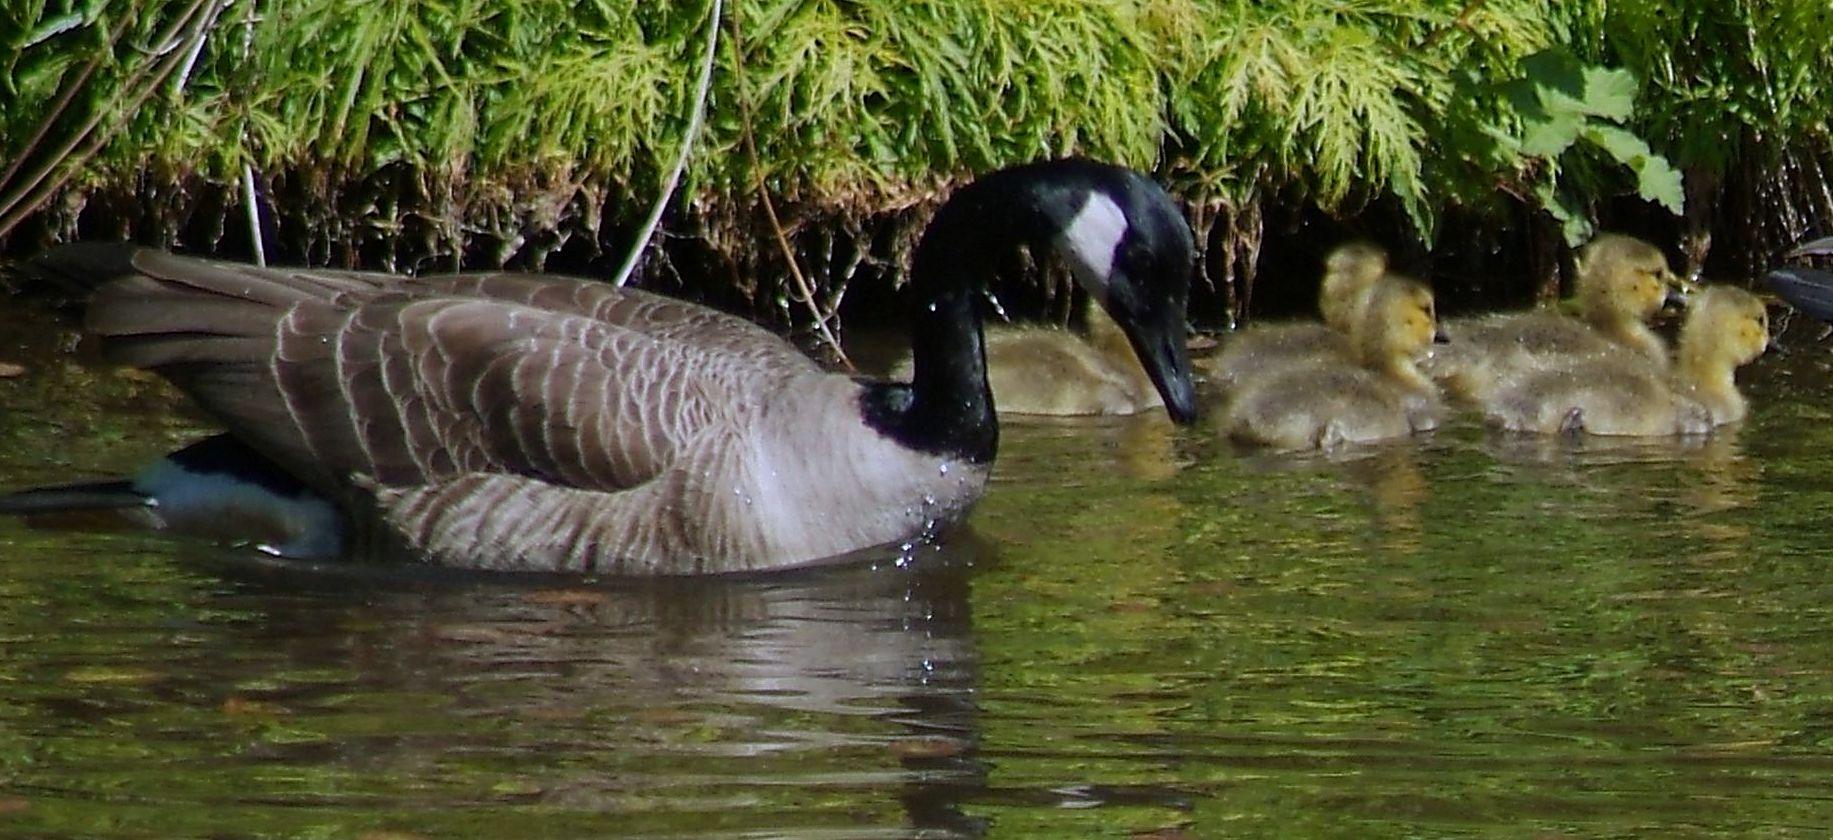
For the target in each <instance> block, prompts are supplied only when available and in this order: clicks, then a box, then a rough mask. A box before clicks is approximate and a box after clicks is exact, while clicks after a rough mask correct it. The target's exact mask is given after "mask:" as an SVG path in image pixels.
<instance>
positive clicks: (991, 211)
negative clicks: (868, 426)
mask: <svg viewBox="0 0 1833 840" xmlns="http://www.w3.org/2000/svg"><path fill="white" fill-rule="evenodd" d="M1012 174H1013V173H1012V172H1010V171H1008V172H1005V173H997V174H995V175H993V176H989V177H987V178H983V179H981V180H979V181H976V182H974V183H972V184H969V185H968V186H966V187H963V188H961V189H960V190H957V191H956V192H955V194H954V196H953V197H951V198H950V199H949V201H948V202H947V203H946V204H944V205H943V206H942V207H941V209H939V210H937V211H936V217H935V219H934V220H933V221H931V222H930V223H929V227H928V228H927V229H926V230H925V231H924V232H923V238H922V241H920V242H919V243H917V248H916V253H915V255H914V258H913V260H912V263H911V273H910V287H911V292H912V294H913V297H914V300H913V303H914V311H913V312H912V315H911V361H912V363H913V367H914V372H913V374H912V378H911V382H910V384H909V385H908V386H905V385H902V384H893V383H880V384H879V385H877V386H874V388H873V389H872V390H871V391H870V392H869V393H868V396H867V406H866V415H867V418H868V420H869V421H870V422H871V423H872V424H873V425H874V426H876V427H877V428H879V429H881V430H883V431H884V432H885V433H886V434H888V435H890V436H891V437H892V438H893V439H894V440H897V441H898V442H900V443H902V444H904V445H905V446H908V447H910V448H912V449H917V450H921V451H924V452H931V453H935V454H939V455H952V456H957V457H960V458H963V459H965V460H967V461H970V462H973V463H987V462H990V461H992V460H993V455H994V453H995V452H996V451H997V450H998V448H999V424H998V422H997V421H996V420H995V419H994V415H993V392H992V388H991V387H990V386H989V385H988V384H987V368H986V344H985V340H984V338H983V337H982V335H981V316H980V304H979V298H980V297H981V296H982V295H983V294H985V290H986V288H987V285H988V283H989V282H990V281H991V280H992V279H993V277H994V275H995V274H996V273H997V271H998V266H999V265H1000V264H1001V263H1002V262H1003V261H1005V260H1006V259H1007V258H1009V256H1010V254H1011V253H1012V251H1013V250H1014V246H1016V245H1018V244H1020V243H1031V244H1033V245H1034V246H1035V245H1036V244H1038V243H1040V242H1041V241H1042V236H1043V235H1044V233H1045V229H1046V228H1047V227H1048V223H1047V220H1046V219H1045V218H1044V217H1043V216H1042V214H1041V212H1040V210H1039V208H1038V202H1036V201H1034V200H1028V199H1027V196H1028V195H1029V191H1028V190H1026V189H1025V184H1024V183H1022V181H1021V180H1020V179H1017V178H1012V177H1009V176H1011V175H1012ZM1002 176H1008V177H1002Z"/></svg>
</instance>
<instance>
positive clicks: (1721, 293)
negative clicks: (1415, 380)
mask: <svg viewBox="0 0 1833 840" xmlns="http://www.w3.org/2000/svg"><path fill="white" fill-rule="evenodd" d="M1768 346H1769V315H1768V313H1767V312H1766V311H1765V309H1764V306H1763V302H1762V301H1761V300H1759V299H1758V298H1757V297H1756V296H1755V295H1752V294H1751V293H1749V292H1746V291H1744V290H1742V289H1736V288H1731V287H1728V286H1714V287H1708V288H1706V289H1703V290H1701V291H1700V292H1699V293H1697V294H1696V295H1695V296H1694V298H1693V300H1692V301H1691V302H1690V303H1689V305H1688V311H1687V319H1686V321H1685V323H1684V324H1683V325H1682V326H1681V330H1680V339H1679V342H1678V348H1677V352H1676V357H1675V360H1674V364H1673V366H1672V370H1670V371H1663V370H1660V369H1657V368H1654V367H1651V366H1649V365H1645V364H1640V363H1639V362H1638V361H1637V360H1634V359H1633V358H1631V359H1627V360H1626V359H1624V358H1623V357H1621V356H1620V355H1619V356H1618V357H1611V356H1592V357H1573V358H1571V359H1569V360H1568V361H1567V362H1565V363H1564V364H1561V365H1558V366H1556V367H1551V368H1547V369H1543V370H1540V371H1537V372H1535V373H1533V374H1530V375H1528V376H1525V377H1522V378H1521V379H1520V380H1518V381H1516V382H1514V383H1512V384H1511V385H1509V386H1508V387H1507V388H1506V389H1505V390H1504V391H1502V392H1501V393H1499V394H1498V395H1497V398H1496V400H1495V403H1494V405H1493V406H1492V407H1491V408H1490V409H1489V410H1488V411H1487V418H1488V421H1489V422H1490V424H1491V425H1494V426H1497V427H1499V428H1503V429H1508V430H1510V431H1518V432H1532V433H1537V434H1556V433H1561V432H1567V433H1585V434H1593V435H1612V436H1639V437H1662V436H1670V435H1697V434H1705V433H1707V432H1710V431H1711V430H1712V429H1713V428H1715V427H1718V426H1722V425H1725V424H1727V423H1736V422H1738V421H1740V420H1743V419H1744V417H1745V415H1746V414H1747V413H1749V403H1748V402H1747V401H1746V400H1745V398H1744V395H1743V394H1742V393H1740V392H1739V391H1738V388H1737V381H1736V376H1735V374H1736V371H1737V369H1738V368H1739V367H1741V366H1743V365H1746V364H1749V363H1750V362H1752V361H1754V360H1755V359H1756V358H1757V357H1758V356H1760V355H1762V353H1763V351H1764V349H1765V348H1767V347H1768Z"/></svg>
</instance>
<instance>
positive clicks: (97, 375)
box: [0, 316, 1833, 840]
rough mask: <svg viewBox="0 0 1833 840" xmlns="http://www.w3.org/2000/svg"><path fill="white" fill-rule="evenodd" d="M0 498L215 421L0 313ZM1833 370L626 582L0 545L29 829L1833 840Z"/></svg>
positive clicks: (1082, 493) (1018, 480)
mask: <svg viewBox="0 0 1833 840" xmlns="http://www.w3.org/2000/svg"><path fill="white" fill-rule="evenodd" d="M0 317H3V318H4V319H5V320H7V321H8V322H5V323H0V361H5V360H12V361H19V362H24V363H25V364H26V365H27V367H28V369H29V373H28V375H27V376H24V377H20V378H17V379H11V380H0V486H6V487H11V486H17V485H24V484H31V483H42V482H53V481H60V480H67V479H70V478H73V477H92V476H100V475H106V474H109V473H110V472H113V471H121V470H126V469H129V468H131V467H132V466H133V465H135V464H136V463H138V462H140V461H141V460H143V459H145V458H148V457H151V456H152V455H155V454H158V453H160V452H163V451H165V450H167V449H170V448H173V447H175V446H176V445H178V444H180V443H182V442H184V441H185V440H187V439H188V438H190V437H191V436H193V435H195V434H197V433H198V432H199V431H200V430H204V429H207V428H208V425H207V424H206V423H205V422H204V421H202V420H201V419H199V418H197V417H195V416H193V415H191V414H189V413H188V412H186V411H185V410H184V409H183V408H182V404H181V403H180V402H178V401H176V400H175V399H174V398H173V396H172V394H171V393H170V391H169V390H167V389H166V388H164V387H163V386H162V385H160V384H159V383H158V382H157V381H154V380H151V379H148V378H145V377H142V376H136V375H122V374H119V373H114V372H108V371H101V370H96V369H93V368H88V367H83V366H80V365H77V364H75V363H73V362H71V361H68V359H69V356H68V355H67V354H65V352H64V351H65V350H66V349H67V347H68V345H69V344H70V343H71V338H70V336H69V334H68V333H66V332H63V331H60V330H59V329H56V328H55V327H53V326H51V325H49V322H47V321H45V320H44V319H33V320H31V321H30V322H22V321H20V320H19V319H18V317H17V316H0ZM1830 363H1833V354H1830V353H1829V351H1828V350H1826V349H1824V348H1816V347H1810V346H1805V345H1802V346H1798V347H1797V348H1796V349H1795V350H1794V351H1793V352H1791V353H1789V354H1787V355H1786V356H1779V355H1772V356H1771V357H1769V358H1766V359H1765V360H1764V361H1763V362H1761V363H1760V364H1759V365H1758V366H1757V367H1756V368H1755V369H1753V370H1751V371H1748V373H1749V374H1750V375H1749V376H1747V377H1746V379H1747V380H1748V381H1750V382H1752V384H1753V387H1754V394H1755V400H1754V402H1755V405H1756V414H1755V416H1754V418H1753V419H1752V421H1751V422H1750V423H1748V424H1746V426H1745V427H1744V428H1742V429H1740V430H1738V431H1737V433H1736V434H1728V435H1723V436H1719V437H1717V438H1714V439H1712V440H1710V441H1706V442H1702V443H1696V444H1693V445H1686V446H1681V445H1668V444H1658V445H1642V446H1582V447H1575V446H1571V445H1567V444H1542V443H1536V442H1523V441H1509V440H1503V439H1498V438H1494V437H1492V436H1490V435H1488V434H1486V433H1484V432H1483V431H1482V430H1480V429H1477V428H1474V427H1471V426H1468V425H1465V426H1461V427H1455V428H1452V429H1449V430H1447V431H1446V432H1443V433H1440V434H1437V435H1435V436H1432V437H1430V438H1427V439H1424V440H1421V441H1418V442H1411V443H1408V444H1405V445H1400V446H1393V447H1382V448H1374V449H1369V450H1363V451H1360V452H1357V453H1354V454H1351V455H1344V456H1337V457H1305V458H1290V457H1272V456H1265V455H1244V454H1242V453H1239V452H1236V451H1234V450H1233V449H1231V448H1230V447H1228V446H1226V445H1222V444H1219V443H1217V442H1215V441H1213V440H1209V439H1207V438H1205V437H1204V436H1203V435H1202V434H1191V433H1181V434H1179V433H1173V432H1172V431H1170V430H1169V429H1168V428H1167V426H1166V425H1165V424H1163V423H1161V422H1153V421H1145V422H1141V421H1115V422H1032V423H1016V424H1008V425H1007V426H1006V428H1005V432H1004V436H1003V439H1002V451H1001V456H1000V461H999V467H998V470H997V472H996V474H995V478H994V486H993V487H992V489H991V491H990V492H989V494H988V496H987V498H986V500H985V501H984V502H983V504H982V505H981V507H980V508H979V509H978V511H977V512H976V514H975V516H974V517H973V520H972V529H971V532H969V533H965V534H962V535H959V536H958V537H957V538H956V539H955V540H954V541H952V542H951V543H950V544H949V545H947V546H946V547H945V548H943V549H941V550H933V551H924V552H921V553H919V555H918V556H917V557H916V558H915V561H914V562H913V563H910V564H907V565H906V566H903V567H900V566H898V565H897V564H895V563H891V562H883V563H879V564H876V565H860V566H853V567H848V568H844V569H833V570H827V571H816V572H806V573H797V574H793V575H783V576H776V577H766V578H758V579H749V580H717V581H699V582H687V583H680V582H676V583H659V584H658V583H652V584H615V583H603V582H600V583H588V582H580V581H569V580H554V579H546V580H515V581H504V580H500V579H493V578H478V577H456V578H451V577H444V576H429V575H392V574H374V573H348V572H344V573H340V572H337V571H325V570H314V569H301V568H293V567H287V566H274V565H269V564H264V563H261V562H259V561H257V560H255V559H253V558H250V557H249V556H248V555H246V554H243V553H239V552H234V551H225V550H220V549H215V548H211V547H208V546H202V545H196V544H186V543H180V542H174V541H169V540H165V539H161V538H159V537H156V536H149V535H141V534H132V533H79V534H72V533H67V532H54V531H43V530H33V529H28V528H25V527H23V526H21V525H20V524H19V523H16V522H10V521H9V522H0V835H3V836H19V837H42V838H57V837H104V838H128V837H147V838H154V837H157V838H166V837H206V836H207V837H302V836H306V837H353V838H369V840H382V838H397V840H398V838H416V837H426V838H460V837H478V838H490V837H509V836H551V837H583V836H617V837H624V836H649V837H816V838H822V837H972V836H980V835H983V834H984V835H993V836H1060V837H1085V836H1107V837H1135V838H1145V837H1152V838H1174V837H1222V836H1228V837H1254V836H1267V837H1274V836H1278V837H1285V836H1295V835H1299V836H1342V837H1381V836H1392V837H1402V836H1422V835H1426V836H1442V835H1482V836H1523V837H1568V836H1570V837H1580V836H1583V837H1598V836H1606V837H1608V836H1622V837H1632V836H1633V837H1644V836H1692V837H1712V836H1763V837H1787V836H1799V837H1820V836H1825V835H1827V834H1828V833H1829V831H1833V675H1830V671H1833V633H1830V632H1829V629H1830V628H1829V620H1828V618H1829V613H1828V606H1827V605H1828V604H1829V603H1833V597H1830V596H1833V584H1830V583H1829V575H1828V574H1827V572H1826V570H1825V568H1824V567H1825V563H1826V559H1827V558H1828V556H1829V554H1830V552H1829V551H1828V550H1827V549H1826V547H1825V545H1826V536H1825V535H1826V533H1827V524H1828V522H1829V519H1830V518H1833V457H1830V455H1829V453H1833V431H1830V430H1829V429H1830V428H1833V427H1830V426H1829V424H1828V423H1827V422H1826V420H1827V418H1828V417H1829V416H1830V415H1833V375H1829V372H1828V369H1829V366H1830Z"/></svg>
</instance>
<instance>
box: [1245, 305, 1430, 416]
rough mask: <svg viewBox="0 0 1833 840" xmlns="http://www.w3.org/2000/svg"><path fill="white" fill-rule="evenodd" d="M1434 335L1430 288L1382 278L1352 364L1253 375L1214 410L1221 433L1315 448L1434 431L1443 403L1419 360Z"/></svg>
mask: <svg viewBox="0 0 1833 840" xmlns="http://www.w3.org/2000/svg"><path fill="white" fill-rule="evenodd" d="M1437 337H1438V324H1437V320H1436V317H1435V314H1434V307H1433V301H1432V291H1431V290H1430V289H1428V288H1426V286H1425V285H1424V284H1422V283H1420V282H1418V281H1415V280H1410V279H1407V278H1404V277H1397V276H1394V275H1387V276H1385V277H1383V278H1381V279H1380V280H1379V281H1378V282H1377V283H1376V284H1375V285H1374V287H1373V289H1372V291H1371V292H1370V295H1369V299H1368V302H1367V305H1366V307H1365V309H1364V311H1363V313H1362V315H1361V317H1360V318H1359V319H1357V321H1356V324H1355V329H1354V331H1353V333H1352V336H1351V344H1352V347H1353V349H1354V360H1353V361H1352V360H1351V359H1349V358H1339V359H1333V360H1325V361H1320V362H1319V363H1318V364H1315V365H1300V366H1292V367H1288V368H1286V369H1285V370H1283V371H1281V372H1279V373H1276V374H1274V375H1272V376H1270V377H1266V378H1260V379H1256V380H1255V381H1254V382H1253V383H1251V384H1248V385H1246V386H1243V387H1242V388H1241V389H1240V390H1239V391H1237V392H1236V393H1235V394H1234V395H1233V398H1232V399H1231V400H1230V401H1229V403H1228V405H1227V406H1226V407H1225V408H1224V410H1223V411H1222V412H1221V413H1220V414H1219V418H1220V419H1219V422H1220V424H1221V430H1222V431H1223V432H1224V433H1225V434H1227V435H1228V436H1229V437H1232V438H1234V439H1236V440H1240V441H1243V442H1247V443H1251V444H1257V445H1261V446H1270V447H1275V448H1279V449H1315V448H1332V447H1336V446H1340V445H1343V444H1353V443H1370V442H1374V441H1380V440H1386V439H1390V438H1398V437H1405V436H1407V435H1411V434H1413V433H1415V432H1420V431H1425V430H1428V429H1433V428H1436V427H1437V426H1438V423H1439V421H1440V419H1441V418H1442V416H1443V405H1442V403H1441V401H1440V399H1439V395H1438V389H1437V388H1436V387H1435V386H1434V385H1433V383H1432V380H1431V379H1429V378H1427V377H1426V375H1425V374H1424V373H1422V372H1421V371H1420V369H1419V361H1420V359H1421V358H1422V357H1424V356H1425V355H1426V354H1427V353H1428V352H1429V350H1430V348H1431V347H1432V345H1433V342H1434V340H1435V339H1436V338H1437Z"/></svg>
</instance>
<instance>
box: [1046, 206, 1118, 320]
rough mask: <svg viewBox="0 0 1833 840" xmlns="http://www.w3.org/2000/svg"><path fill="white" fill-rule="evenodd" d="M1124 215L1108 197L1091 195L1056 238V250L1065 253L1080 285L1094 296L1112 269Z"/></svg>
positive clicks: (1099, 290)
mask: <svg viewBox="0 0 1833 840" xmlns="http://www.w3.org/2000/svg"><path fill="white" fill-rule="evenodd" d="M1126 232H1127V215H1126V213H1125V212H1123V211H1122V210H1121V209H1120V205H1118V204H1115V203H1114V200H1113V199H1111V198H1108V197H1107V196H1105V195H1103V194H1101V193H1098V192H1091V193H1089V194H1088V200H1087V201H1084V202H1083V203H1082V209H1080V210H1077V211H1076V215H1075V218H1073V219H1070V220H1069V226H1068V227H1066V228H1064V229H1063V232H1062V233H1061V234H1059V235H1058V236H1057V248H1058V249H1059V250H1061V251H1063V252H1064V253H1065V254H1068V255H1069V257H1070V262H1071V263H1072V264H1073V267H1074V268H1075V270H1076V274H1077V275H1078V276H1079V277H1080V279H1082V281H1083V285H1084V286H1085V287H1088V289H1089V291H1090V292H1091V293H1093V294H1095V295H1097V296H1099V295H1100V294H1101V289H1100V286H1101V284H1103V283H1105V282H1106V280H1107V279H1108V275H1109V274H1111V273H1112V272H1113V270H1114V256H1115V254H1116V253H1117V252H1118V251H1119V249H1120V239H1121V237H1123V236H1126Z"/></svg>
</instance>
